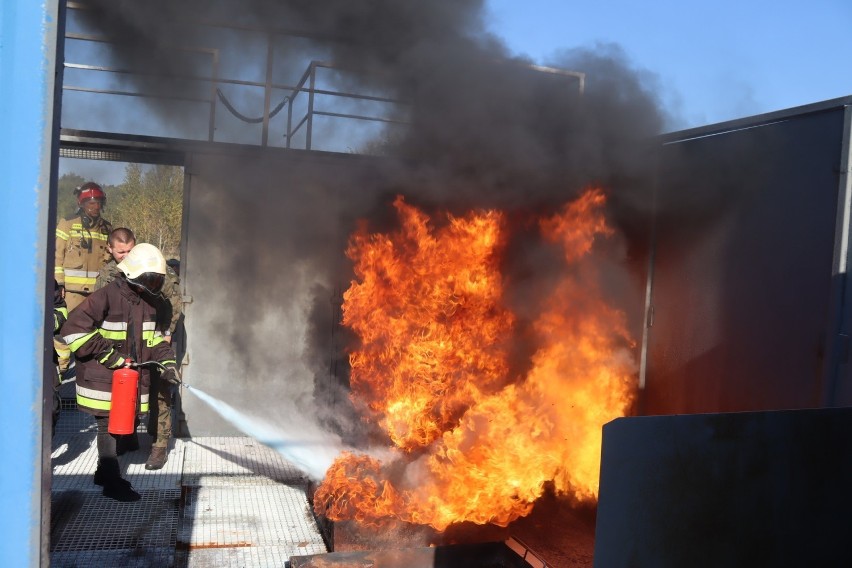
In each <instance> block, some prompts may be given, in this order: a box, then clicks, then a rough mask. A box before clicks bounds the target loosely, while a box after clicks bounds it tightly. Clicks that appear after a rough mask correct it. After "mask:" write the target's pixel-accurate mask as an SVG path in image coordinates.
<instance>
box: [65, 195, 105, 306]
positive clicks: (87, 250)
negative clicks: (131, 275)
mask: <svg viewBox="0 0 852 568" xmlns="http://www.w3.org/2000/svg"><path fill="white" fill-rule="evenodd" d="M74 195H76V196H77V205H78V208H77V212H76V213H75V214H74V215H72V216H71V217H68V218H67V219H63V220H62V221H60V222H59V225H57V227H56V262H55V263H54V271H55V274H56V281H57V282H59V286H60V288H61V289H62V290H63V293H64V299H65V303H66V305H67V306H68V311H69V312H70V311H71V310H73V309H74V308H76V307H77V306H79V305H80V304H82V303H83V300H85V299H86V296H88V295H89V294H91V293H92V292H94V290H95V279H96V278H97V276H98V271H99V270H100V269H101V267H102V266H103V265H104V264H106V263H107V262H108V261H109V259H110V254H109V251H108V250H107V241H108V239H109V234H110V231H111V230H112V226H111V225H110V223H109V221H107V220H106V219H104V218H103V217H101V213H102V212H103V210H104V207H105V205H106V193H104V190H103V189H101V186H99V185H98V184H96V183H95V182H92V181H90V182H88V183H84V184H83V185H81V186H80V187H78V188H77V189H75V190H74Z"/></svg>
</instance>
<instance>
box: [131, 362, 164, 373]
mask: <svg viewBox="0 0 852 568" xmlns="http://www.w3.org/2000/svg"><path fill="white" fill-rule="evenodd" d="M147 365H153V366H155V367H159V368H160V370H162V371H165V370H166V366H165V365H163V364H162V363H160V362H159V361H143V362H141V363H135V362H132V361H131V363H130V367H131V368H132V369H138V368H139V367H145V366H147Z"/></svg>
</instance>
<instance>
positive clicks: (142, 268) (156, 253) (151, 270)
mask: <svg viewBox="0 0 852 568" xmlns="http://www.w3.org/2000/svg"><path fill="white" fill-rule="evenodd" d="M118 269H119V270H121V271H122V272H123V273H124V275H125V276H127V281H128V282H129V283H130V284H133V285H135V286H137V287H141V288H144V289H145V290H147V291H148V292H150V293H151V294H158V293H159V292H160V290H161V289H162V287H163V282H164V281H165V279H166V259H165V258H164V257H163V253H161V252H160V249H158V248H157V247H155V246H154V245H149V244H148V243H139V244H138V245H136V246H135V247H133V249H132V250H131V251H130V252H129V253H128V254H127V256H126V257H124V260H122V261H121V262H119V263H118Z"/></svg>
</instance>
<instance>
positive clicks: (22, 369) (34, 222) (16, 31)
mask: <svg viewBox="0 0 852 568" xmlns="http://www.w3.org/2000/svg"><path fill="white" fill-rule="evenodd" d="M61 4H64V3H61V2H60V0H45V1H44V2H24V1H19V2H0V22H3V25H2V26H0V77H2V80H0V124H2V125H3V126H4V127H5V129H6V131H7V132H10V133H13V135H12V136H6V137H3V138H2V139H0V171H3V172H4V174H5V175H6V176H7V180H6V181H7V187H10V188H15V191H9V192H7V195H6V207H5V208H4V211H5V213H3V214H2V216H3V219H2V222H0V238H2V239H3V242H6V243H16V244H15V246H8V247H5V248H4V251H3V254H2V255H0V273H2V274H3V275H5V278H4V287H3V293H2V294H0V313H2V314H3V317H2V318H0V337H2V338H3V339H2V341H0V376H2V377H3V388H4V393H3V394H4V396H5V397H6V400H8V401H14V402H13V403H12V404H9V405H7V407H6V408H5V409H4V411H3V412H0V430H2V432H3V433H4V434H3V435H2V436H0V454H2V455H4V456H14V461H15V464H14V466H11V465H8V464H7V465H6V466H5V467H2V468H0V487H2V491H0V510H2V511H4V512H5V514H4V515H0V533H2V535H3V538H0V558H2V559H3V565H4V566H47V565H48V564H49V562H50V558H49V557H48V556H47V550H48V546H47V542H46V540H47V539H46V536H45V535H46V534H48V533H47V531H48V530H49V525H50V522H49V518H47V519H46V520H45V519H44V518H43V511H44V510H47V511H48V516H49V507H50V506H49V502H50V482H49V476H50V470H49V469H47V470H46V471H47V473H46V475H47V487H46V490H47V493H46V494H45V492H44V491H45V487H44V485H43V484H44V481H45V476H44V475H43V472H44V471H45V468H49V466H50V464H49V458H50V454H49V452H48V453H47V455H45V454H44V452H43V451H42V450H43V444H44V443H45V440H48V441H49V428H50V426H49V423H48V422H47V421H49V420H50V413H49V412H48V413H47V414H46V415H45V408H46V399H45V397H46V396H49V395H46V393H45V392H44V385H43V382H44V370H45V359H46V358H47V357H48V355H49V353H48V348H49V347H50V348H52V343H48V334H47V332H46V325H47V317H48V313H47V311H46V309H45V304H46V297H47V286H46V284H47V281H48V279H49V278H50V277H52V276H53V274H52V272H53V266H52V264H53V262H52V259H51V260H50V261H48V254H47V253H48V250H49V249H50V248H52V247H51V243H52V238H51V235H50V228H51V227H52V225H53V223H52V222H51V219H50V215H51V203H55V195H53V194H54V193H55V188H51V185H50V182H51V172H55V168H56V160H55V159H54V158H55V153H54V152H53V149H54V144H55V143H56V142H55V139H54V138H55V132H56V130H57V125H55V124H54V111H55V108H54V100H55V89H56V88H58V86H57V85H56V80H55V78H56V72H57V70H56V64H57V57H56V54H57V45H58V42H60V41H61V40H60V39H59V38H61V37H62V33H61V32H62V30H61V27H62V25H63V14H64V11H60V5H61ZM60 64H61V63H60ZM22 69H27V70H29V72H26V73H21V70H22ZM13 77H15V80H11V79H12V78H13ZM53 175H55V173H54V174H53ZM33 205H35V207H33ZM48 269H49V270H48ZM51 295H52V289H51ZM51 305H52V304H51ZM51 315H52V314H51ZM50 394H51V395H52V392H51V393H50ZM46 424H47V426H46ZM45 427H47V428H48V433H47V434H45V432H44V429H45ZM48 446H49V445H48ZM45 460H47V464H45ZM45 500H47V502H48V503H47V505H45V503H44V501H45ZM43 524H44V525H45V526H44V528H43V526H42V525H43Z"/></svg>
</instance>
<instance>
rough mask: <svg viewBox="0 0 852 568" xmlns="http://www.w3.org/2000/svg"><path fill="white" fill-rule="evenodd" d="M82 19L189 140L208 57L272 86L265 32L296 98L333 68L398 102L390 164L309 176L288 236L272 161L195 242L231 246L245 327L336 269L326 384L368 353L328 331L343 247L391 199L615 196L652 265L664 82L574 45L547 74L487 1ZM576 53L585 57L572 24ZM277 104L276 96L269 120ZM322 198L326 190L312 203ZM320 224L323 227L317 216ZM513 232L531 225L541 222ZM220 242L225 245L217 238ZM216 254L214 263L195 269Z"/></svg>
mask: <svg viewBox="0 0 852 568" xmlns="http://www.w3.org/2000/svg"><path fill="white" fill-rule="evenodd" d="M85 4H86V5H87V6H88V9H85V10H78V14H76V16H77V17H78V19H79V21H80V23H81V27H82V28H83V30H84V31H86V32H88V33H93V34H98V35H103V36H106V37H109V38H111V40H112V41H113V42H114V43H111V44H110V46H111V47H110V50H109V54H108V59H109V64H110V65H113V66H115V67H118V68H127V69H134V70H136V71H137V72H136V73H131V74H127V75H126V76H124V78H123V80H124V81H126V82H127V83H128V84H130V85H132V87H133V88H134V89H137V90H139V91H140V92H144V93H152V94H156V95H160V97H153V98H147V99H146V100H145V104H146V105H147V106H146V108H147V110H148V112H149V114H150V120H153V121H160V122H162V123H164V124H165V123H168V124H170V125H175V124H177V125H179V124H180V123H181V121H183V120H186V117H185V115H184V113H182V112H181V110H180V107H179V106H176V105H175V104H174V99H175V98H182V99H193V100H194V99H204V98H205V97H206V98H209V97H211V89H212V84H211V82H210V81H209V76H210V75H209V74H210V57H209V53H208V52H207V51H205V50H204V49H205V48H206V47H209V46H216V47H217V49H219V57H220V71H221V72H222V73H224V72H225V71H226V70H227V71H229V72H230V73H232V74H236V75H239V76H241V77H245V78H247V79H251V80H254V81H258V80H263V78H264V74H265V70H266V69H265V57H266V53H267V52H266V47H265V46H266V44H265V43H264V37H265V35H264V33H263V32H258V31H257V30H259V29H268V30H271V31H272V32H274V35H275V36H276V37H285V38H287V39H286V41H285V40H280V43H279V44H277V45H278V49H277V51H276V53H275V59H274V61H275V63H274V68H273V79H274V81H275V82H277V83H289V84H292V83H294V82H295V81H296V80H297V79H298V77H299V76H300V75H301V73H302V71H303V70H304V69H305V65H306V62H307V61H310V60H327V61H330V62H333V63H334V64H335V65H336V66H337V67H339V68H340V69H343V70H345V73H344V72H341V73H339V74H336V75H335V74H333V75H331V79H330V80H331V81H332V82H333V83H334V86H335V87H337V88H338V89H340V90H344V91H347V92H369V93H376V94H379V95H381V96H384V97H387V98H391V99H394V100H397V101H399V102H400V104H399V105H398V106H396V107H394V110H393V111H392V112H393V114H392V116H391V118H394V119H398V120H400V121H403V122H404V123H405V127H403V128H401V129H400V128H388V129H387V130H383V131H381V132H379V133H377V134H376V136H375V139H374V140H372V141H371V142H370V146H371V148H373V149H377V150H378V151H379V153H381V154H383V155H384V156H385V159H384V161H382V163H381V165H380V166H378V167H377V166H376V165H375V163H374V162H372V161H370V160H364V161H363V162H362V161H359V160H350V164H349V165H350V167H351V169H352V170H353V171H355V172H356V174H354V175H351V176H348V177H347V179H346V180H345V181H342V182H341V181H340V178H339V177H338V178H336V179H337V181H334V182H331V181H329V179H330V178H334V176H333V175H331V174H329V173H328V171H326V172H325V173H324V174H323V175H321V176H318V177H317V178H316V179H314V180H313V181H312V180H310V179H302V178H303V177H304V176H305V175H306V174H305V173H304V172H303V171H302V172H300V173H299V174H298V176H299V178H300V179H299V180H298V184H297V185H298V187H299V189H298V190H297V194H298V199H297V201H296V203H295V206H296V207H295V208H296V209H297V210H298V214H297V213H293V212H292V211H291V212H289V213H288V214H287V215H289V217H288V218H290V219H292V220H291V221H287V222H284V221H280V219H281V215H282V214H280V213H278V212H277V210H276V209H275V207H270V206H269V204H270V203H277V201H276V199H278V197H279V196H278V194H276V195H275V196H272V195H271V193H265V192H277V191H279V190H280V188H279V187H277V186H276V181H277V180H275V179H271V178H274V176H271V175H268V174H265V173H263V168H264V164H269V163H270V162H274V161H275V158H274V157H271V156H269V155H265V156H263V157H262V159H257V158H252V159H251V161H250V163H249V161H248V160H247V162H246V164H245V167H244V169H243V170H242V171H241V173H240V176H239V183H238V184H230V185H229V187H228V188H227V189H225V188H223V189H222V197H221V198H218V200H217V199H213V198H212V197H211V198H209V199H208V198H207V197H205V199H207V200H208V202H207V203H206V205H205V208H204V211H205V213H204V214H194V220H193V223H195V224H196V227H199V226H200V227H202V228H203V230H202V231H199V230H198V229H197V228H196V229H193V230H194V231H196V233H194V234H197V233H202V234H208V235H212V236H211V238H210V240H209V241H208V243H207V244H209V245H210V247H211V248H214V247H215V248H216V250H215V255H216V258H217V262H216V263H215V264H216V265H217V266H221V267H222V270H223V271H227V278H225V279H223V280H222V281H221V282H220V283H219V284H217V285H219V286H223V287H226V288H227V292H228V293H227V294H225V296H226V297H229V298H239V302H238V304H239V305H238V307H239V320H240V322H253V321H259V320H262V318H263V315H264V314H265V313H266V312H268V307H269V306H270V305H273V304H275V303H276V302H282V301H285V300H286V299H287V298H290V297H291V295H292V294H296V293H297V292H296V290H297V289H298V288H299V287H300V286H306V285H307V284H304V281H303V280H299V282H297V281H296V280H297V279H296V278H295V277H292V276H288V274H292V273H293V270H294V267H296V268H299V267H301V268H300V270H302V272H300V274H301V275H302V276H300V278H303V279H304V274H305V273H310V272H311V271H313V270H322V271H324V273H325V274H324V278H322V279H321V280H325V282H324V283H320V284H316V285H314V286H313V287H311V295H312V296H313V301H312V302H311V307H310V313H311V316H310V317H309V318H308V319H309V322H310V323H309V325H308V329H307V330H306V336H307V343H308V347H307V348H306V354H307V357H308V358H309V359H311V362H310V366H312V367H314V368H316V372H317V374H318V375H319V374H323V373H325V374H328V372H329V371H328V368H329V367H331V368H332V369H337V374H339V375H340V378H341V380H342V382H344V383H345V379H346V377H345V374H346V370H345V367H346V361H345V356H344V355H342V353H344V352H345V349H346V347H347V345H346V344H347V343H348V342H351V341H353V338H350V337H347V336H346V335H345V332H341V333H340V334H339V335H334V334H332V333H330V332H329V331H328V330H330V329H333V326H334V321H333V320H334V318H335V317H336V316H335V315H334V314H336V313H337V310H338V307H337V306H335V302H338V305H339V298H340V294H341V291H342V290H344V289H345V288H346V287H347V286H348V281H349V279H351V278H352V275H351V273H350V267H349V265H348V263H347V260H346V259H345V257H344V256H343V250H344V249H345V246H346V240H347V238H348V235H349V234H351V231H352V230H353V229H354V227H355V224H356V222H357V220H358V219H360V218H368V219H371V222H373V223H374V224H375V226H376V227H377V228H380V227H382V223H389V222H392V219H390V218H389V217H388V214H389V211H390V207H389V204H390V202H391V201H392V199H393V195H394V194H397V193H401V194H403V195H405V196H406V199H407V200H408V201H409V202H412V203H415V204H417V205H420V206H422V207H426V208H427V209H429V210H432V211H438V210H450V211H461V210H466V209H469V208H471V207H500V208H503V209H506V210H508V211H510V212H511V211H516V212H517V211H520V212H547V211H553V210H554V209H555V208H556V207H557V206H559V205H561V204H563V203H565V202H566V201H568V200H570V199H571V198H572V197H575V196H576V195H578V194H579V193H580V192H581V191H582V190H584V189H585V188H586V187H588V186H589V185H599V186H601V187H603V188H605V190H606V191H607V193H608V194H609V196H610V215H611V217H612V220H613V222H614V223H615V224H616V225H617V226H618V227H619V228H620V229H621V233H622V234H623V236H624V237H625V239H624V241H625V242H626V243H627V244H626V245H625V251H624V253H623V254H624V255H626V258H627V261H628V263H630V262H634V263H637V264H638V263H640V260H639V259H641V258H642V256H643V250H644V249H643V247H644V246H645V245H646V238H647V229H648V227H647V226H646V221H645V220H646V219H647V217H646V215H645V214H646V212H647V209H648V207H649V206H650V201H651V199H650V196H651V188H652V184H653V174H654V171H655V168H656V166H657V164H656V158H655V148H656V147H657V144H658V143H657V141H656V139H655V137H656V135H658V134H659V133H660V132H661V129H662V128H663V125H664V122H665V113H664V111H663V110H662V109H661V107H660V103H659V98H658V90H657V84H656V82H655V78H654V76H653V75H652V74H650V73H648V72H646V71H643V70H641V69H637V68H635V67H634V66H633V65H632V63H631V61H630V58H629V56H628V54H626V53H625V52H624V51H623V50H622V49H621V48H620V47H619V46H617V45H599V46H579V47H567V48H566V49H564V50H562V51H561V52H559V53H556V54H554V55H553V57H552V58H551V60H549V61H548V62H547V64H548V65H549V66H551V67H552V68H553V69H551V70H542V69H537V68H535V67H534V66H533V65H532V63H533V62H532V61H530V60H528V59H526V58H525V57H522V56H518V55H514V54H512V53H510V52H509V50H508V49H507V47H506V46H505V45H504V44H503V43H502V41H501V40H500V38H498V37H496V36H494V35H493V34H492V33H490V32H489V31H488V29H487V27H486V24H485V22H486V4H485V2H484V1H483V0H358V1H354V0H279V1H275V0H248V1H241V2H232V1H226V0H218V1H213V0H211V1H202V0H181V1H177V2H175V1H163V0H152V1H146V2H139V1H130V0H124V1H117V0H88V1H87V2H86V3H85ZM542 17H543V18H545V17H547V15H546V14H542ZM228 26H230V27H228ZM565 43H566V45H567V46H570V45H571V37H570V28H569V27H566V36H565ZM178 46H180V48H178ZM185 48H188V49H185ZM554 70H557V71H558V70H561V71H568V72H567V73H565V72H555V71H554ZM187 77H189V78H190V79H187ZM199 77H200V78H201V79H198V78H199ZM205 77H206V78H207V79H204V78H205ZM191 78H195V79H191ZM262 100H263V97H262V93H261V92H257V93H254V94H253V95H247V94H243V95H239V96H238V95H236V94H233V93H232V100H231V102H232V103H233V104H234V106H238V107H240V108H241V109H242V112H243V113H244V114H245V115H251V116H255V117H256V116H260V115H262V112H263V106H262V104H261V103H262ZM276 103H278V98H277V97H276V98H275V100H272V101H271V105H272V106H275V105H276ZM252 105H253V106H252ZM220 112H222V113H223V114H224V110H222V109H221V107H220ZM223 128H224V127H223ZM223 136H226V134H225V133H223V132H217V137H223ZM187 137H192V136H187ZM202 138H203V136H202ZM217 139H220V138H217ZM231 158H232V159H233V156H232V157H231ZM228 169H229V166H225V165H223V166H222V171H220V172H217V173H216V175H215V177H216V178H218V180H217V179H214V180H212V181H208V184H209V185H210V186H212V187H215V186H216V183H217V182H218V181H219V180H225V179H228V174H229V172H228ZM267 171H268V170H267ZM221 183H222V184H224V183H225V182H224V181H221ZM312 184H313V185H316V186H318V187H321V189H318V190H317V191H312V190H310V189H305V188H310V187H311V185H312ZM237 185H238V186H239V188H236V187H235V186H237ZM194 199H195V198H194ZM317 211H319V212H323V213H324V215H320V217H319V218H317V216H316V215H312V213H311V212H317ZM510 218H512V219H514V218H517V219H520V220H521V222H523V219H526V218H528V217H526V216H525V215H524V214H523V213H519V214H517V215H510ZM270 225H275V227H274V231H272V230H270V229H269V226H270ZM222 234H227V239H223V240H219V239H220V237H219V235H222ZM222 243H227V246H225V245H223V244H222ZM193 246H196V247H201V246H202V245H200V244H197V243H196V244H193ZM259 246H260V247H261V249H262V251H261V252H258V248H259ZM535 246H536V245H535V244H534V242H533V239H531V240H530V242H529V243H524V242H522V243H520V244H517V245H516V246H515V248H514V249H513V250H512V251H510V252H511V257H510V259H509V260H508V261H507V263H506V270H507V272H509V273H510V274H509V276H510V278H509V279H508V281H510V282H512V283H513V285H514V286H515V288H514V289H513V290H511V291H510V292H509V297H508V300H509V301H510V302H511V303H513V304H517V306H516V307H520V304H522V303H523V302H524V299H525V298H528V297H535V296H536V294H537V293H538V291H539V289H540V284H539V282H538V280H537V279H539V278H540V276H541V275H542V274H547V272H548V269H549V267H548V265H549V264H551V260H552V259H551V258H550V257H549V256H548V255H547V254H541V253H540V251H537V250H535V249H534V247H535ZM264 247H265V248H264ZM329 251H332V252H329ZM192 254H193V253H190V255H189V258H188V259H187V268H188V270H190V271H191V270H192V263H193V261H194V259H193V256H192ZM203 254H208V255H210V254H213V253H212V252H210V251H207V253H199V254H197V255H196V257H195V258H196V259H198V258H201V256H203ZM269 255H276V256H274V257H271V256H269ZM195 262H198V261H197V260H196V261H195ZM317 267H321V268H317ZM288 270H289V271H290V272H288ZM308 280H309V279H308ZM544 280H546V278H544ZM616 287H618V286H616ZM631 300H633V298H631ZM637 307H638V302H637ZM521 311H522V310H521ZM234 319H235V316H234V315H233V314H231V313H230V312H227V313H223V314H222V315H221V316H220V317H219V318H217V319H215V320H213V321H215V323H216V324H217V325H216V328H217V329H218V328H221V329H223V330H224V329H227V330H228V331H227V332H226V333H227V334H228V335H227V340H228V343H229V344H231V345H233V346H234V347H235V349H234V350H233V353H231V354H230V357H233V358H238V359H239V361H240V364H241V366H242V367H243V368H244V369H246V370H247V371H246V373H245V375H246V376H247V377H250V376H253V375H255V374H258V373H254V372H252V371H253V370H254V369H257V368H258V366H260V365H261V363H260V361H263V360H264V359H265V355H267V354H261V356H258V354H257V353H256V352H255V351H253V346H254V345H256V344H257V341H256V340H255V337H254V335H253V332H252V331H251V330H250V329H246V328H245V327H240V326H238V325H234ZM211 333H212V331H211ZM332 372H333V373H334V372H335V371H332ZM338 394H339V393H337V392H336V391H335V394H334V396H335V397H337V396H338Z"/></svg>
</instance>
